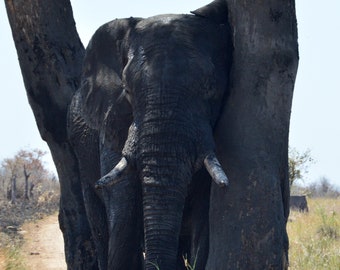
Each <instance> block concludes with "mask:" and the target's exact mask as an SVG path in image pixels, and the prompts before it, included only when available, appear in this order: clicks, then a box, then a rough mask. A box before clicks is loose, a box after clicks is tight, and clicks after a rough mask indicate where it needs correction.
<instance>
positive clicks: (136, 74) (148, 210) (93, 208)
mask: <svg viewBox="0 0 340 270" xmlns="http://www.w3.org/2000/svg"><path fill="white" fill-rule="evenodd" d="M192 13H193V14H183V15H175V14H166V15H158V16H154V17H150V18H146V19H143V18H134V17H131V18H127V19H116V20H113V21H111V22H108V23H106V24H104V25H103V26H101V27H100V28H99V29H98V30H97V31H96V32H95V34H94V35H93V37H92V39H91V41H90V42H89V45H88V47H87V48H86V54H85V58H84V63H83V71H82V77H81V85H80V87H79V90H78V91H77V93H76V94H75V95H74V97H73V101H72V104H71V106H70V110H69V116H68V119H69V120H68V131H69V137H70V141H71V142H72V143H73V145H74V149H75V152H76V153H75V154H76V155H77V156H78V160H79V163H80V164H79V170H80V175H81V177H82V179H81V181H82V189H83V195H84V202H85V207H86V211H87V213H88V217H89V223H90V226H91V231H92V235H93V240H94V243H95V246H96V252H97V260H98V267H99V269H144V268H145V269H162V270H166V269H171V270H173V269H186V268H185V264H186V263H189V264H190V265H192V266H195V269H204V268H205V264H206V262H207V257H208V250H209V198H210V186H211V184H217V185H219V186H221V188H222V189H226V187H227V185H228V178H227V176H226V173H225V172H224V171H223V169H222V168H221V165H220V163H219V161H218V159H217V157H216V154H215V150H216V147H218V146H216V145H215V142H214V128H215V125H216V123H217V121H218V119H219V116H220V113H221V110H222V107H223V104H224V103H225V102H224V100H225V99H226V98H228V88H229V83H230V82H229V72H230V69H231V64H232V52H233V46H232V39H231V35H230V29H229V24H228V17H227V7H226V4H225V2H224V1H215V2H213V3H212V4H210V5H207V6H205V7H203V8H201V9H198V10H196V11H193V12H192ZM211 180H213V181H211ZM183 257H185V259H186V260H187V262H184V259H183Z"/></svg>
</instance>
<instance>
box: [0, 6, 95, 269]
mask: <svg viewBox="0 0 340 270" xmlns="http://www.w3.org/2000/svg"><path fill="white" fill-rule="evenodd" d="M5 4H6V9H7V14H8V18H9V22H10V25H11V28H12V34H13V39H14V42H15V46H16V49H17V53H18V56H19V63H20V67H21V71H22V76H23V78H24V83H25V88H26V92H27V97H28V100H29V103H30V105H31V107H32V110H33V113H34V116H35V119H36V123H37V126H38V129H39V132H40V135H41V137H42V138H43V139H44V140H45V141H46V142H47V144H48V145H49V148H50V150H51V153H52V157H53V160H54V163H55V165H56V168H57V171H58V175H59V180H60V187H61V199H60V214H59V221H60V228H61V230H62V231H63V235H64V240H65V254H66V261H67V265H68V268H69V269H96V268H97V262H96V253H95V251H94V245H93V241H92V238H91V233H90V228H89V224H88V220H87V217H86V213H85V207H84V202H83V197H82V189H81V185H80V179H79V169H78V161H77V159H76V156H75V154H74V150H73V148H72V146H71V145H70V143H69V141H68V138H67V132H66V115H67V110H68V106H69V104H70V102H71V99H72V96H73V94H74V92H75V91H76V89H77V86H78V83H79V79H80V72H81V63H82V59H83V56H84V47H83V45H82V43H81V41H80V39H79V37H78V34H77V31H76V27H75V22H74V19H73V14H72V8H71V4H70V1H68V0H58V1H53V0H29V1H18V0H5Z"/></svg>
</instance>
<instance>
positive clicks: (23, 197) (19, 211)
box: [0, 149, 60, 270]
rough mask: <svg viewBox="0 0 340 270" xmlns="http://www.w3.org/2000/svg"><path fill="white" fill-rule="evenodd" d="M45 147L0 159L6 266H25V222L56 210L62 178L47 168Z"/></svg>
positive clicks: (0, 229)
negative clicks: (22, 232)
mask: <svg viewBox="0 0 340 270" xmlns="http://www.w3.org/2000/svg"><path fill="white" fill-rule="evenodd" d="M45 154H46V153H45V152H42V151H41V150H38V149H34V150H20V151H18V152H17V153H16V154H15V156H14V157H11V158H6V159H4V160H2V161H0V162H1V163H0V255H1V256H0V258H3V259H4V260H5V262H1V265H4V267H5V270H12V269H13V270H14V269H15V270H24V269H25V267H24V265H23V263H22V260H20V246H21V244H22V239H23V237H22V234H21V225H22V224H23V223H25V222H29V221H35V220H38V219H41V218H42V217H44V216H46V215H50V214H53V213H55V212H56V211H57V210H58V208H59V197H60V196H59V195H60V192H59V182H58V180H57V177H56V176H55V175H54V174H53V173H52V172H50V171H49V170H48V169H46V167H45V165H44V162H43V157H44V155H45Z"/></svg>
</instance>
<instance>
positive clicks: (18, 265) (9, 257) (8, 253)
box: [5, 247, 27, 270]
mask: <svg viewBox="0 0 340 270" xmlns="http://www.w3.org/2000/svg"><path fill="white" fill-rule="evenodd" d="M5 257H6V262H5V270H27V268H26V267H25V264H24V262H23V259H22V257H21V253H20V249H19V248H17V247H10V248H8V249H7V250H5Z"/></svg>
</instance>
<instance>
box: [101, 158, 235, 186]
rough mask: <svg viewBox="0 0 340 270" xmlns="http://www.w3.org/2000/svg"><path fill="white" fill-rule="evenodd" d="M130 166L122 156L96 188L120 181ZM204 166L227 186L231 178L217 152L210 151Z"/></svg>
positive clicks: (219, 182) (217, 180)
mask: <svg viewBox="0 0 340 270" xmlns="http://www.w3.org/2000/svg"><path fill="white" fill-rule="evenodd" d="M127 166H128V160H127V159H126V158H125V157H122V158H121V160H120V161H119V162H118V164H117V165H116V166H115V167H114V168H113V169H112V170H111V171H110V172H109V173H107V174H106V175H104V176H103V177H102V178H101V179H99V180H98V181H97V183H96V184H95V188H96V189H102V188H104V187H109V186H112V185H115V184H117V183H118V182H119V181H120V176H121V175H122V174H123V172H124V170H125V169H126V168H127ZM204 167H205V168H206V170H207V171H208V173H209V174H210V176H211V178H212V180H213V181H214V182H215V183H216V184H217V185H218V186H220V187H227V186H228V185H229V179H228V177H227V175H226V174H225V172H224V170H223V168H222V166H221V164H220V162H219V161H218V159H217V157H216V154H215V153H210V154H208V155H207V156H206V157H205V158H204Z"/></svg>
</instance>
